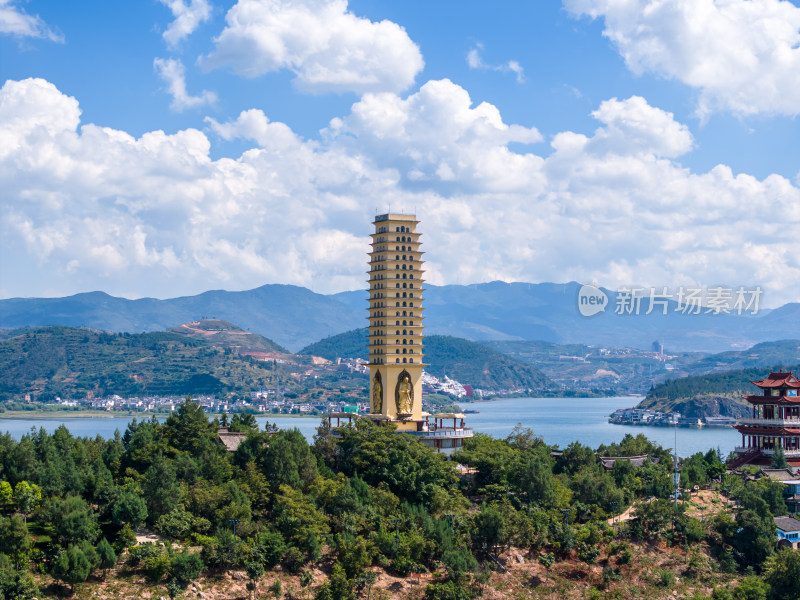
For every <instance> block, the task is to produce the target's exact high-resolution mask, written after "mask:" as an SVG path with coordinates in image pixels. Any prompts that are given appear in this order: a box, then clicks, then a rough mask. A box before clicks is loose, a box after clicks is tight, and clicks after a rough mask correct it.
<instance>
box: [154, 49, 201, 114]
mask: <svg viewBox="0 0 800 600" xmlns="http://www.w3.org/2000/svg"><path fill="white" fill-rule="evenodd" d="M153 68H155V70H156V73H158V76H159V77H160V78H161V79H162V81H164V83H166V84H167V90H168V91H169V94H170V95H171V96H172V103H171V104H170V107H171V108H172V110H174V111H176V112H181V111H184V110H186V109H187V108H196V107H198V106H207V105H213V104H215V103H216V102H217V95H216V94H215V93H214V92H209V91H206V90H203V91H202V92H200V95H199V96H190V95H189V93H188V92H187V91H186V69H185V67H184V66H183V63H182V62H181V61H179V60H177V59H174V58H156V59H155V60H154V61H153Z"/></svg>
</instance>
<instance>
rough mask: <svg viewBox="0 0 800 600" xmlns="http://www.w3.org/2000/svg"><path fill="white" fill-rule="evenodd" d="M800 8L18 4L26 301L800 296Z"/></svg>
mask: <svg viewBox="0 0 800 600" xmlns="http://www.w3.org/2000/svg"><path fill="white" fill-rule="evenodd" d="M799 46H800V3H799V2H797V1H795V2H789V1H776V0H715V1H714V0H672V1H664V0H659V1H656V0H626V1H622V0H563V2H556V1H550V2H529V3H519V2H493V3H491V4H488V3H479V2H458V3H455V2H417V1H407V2H383V1H377V0H365V1H360V0H357V1H353V2H349V3H347V2H344V1H339V2H326V1H323V0H304V1H296V2H278V1H276V0H238V2H234V1H227V2H220V1H216V0H162V1H157V0H145V1H142V2H74V3H65V2H56V1H45V0H30V1H21V0H0V76H1V77H0V81H2V82H5V85H4V86H3V88H2V91H0V140H4V145H5V146H6V150H5V151H3V150H2V149H0V187H2V188H3V189H4V190H6V191H5V192H4V193H3V195H4V199H3V203H2V206H1V207H0V231H2V238H3V240H2V241H0V248H1V249H2V255H0V268H2V271H0V275H1V276H2V278H1V280H0V296H1V297H14V296H60V295H67V294H71V293H76V292H80V291H89V290H95V289H101V290H104V291H107V292H109V293H112V294H115V295H122V296H126V297H142V296H153V297H170V296H175V295H184V294H193V293H198V292H200V291H203V290H206V289H211V288H226V289H248V288H252V287H256V286H258V285H261V284H264V283H292V284H297V285H305V286H307V287H311V288H312V289H314V290H316V291H320V292H335V291H341V290H345V289H358V288H360V287H362V286H363V271H364V260H365V255H364V253H365V250H366V243H367V237H366V236H367V235H368V233H369V229H370V225H369V222H370V220H371V216H372V215H374V213H375V210H376V209H377V210H379V211H383V210H385V209H388V208H389V207H391V208H392V210H397V209H405V210H407V211H413V210H416V212H417V215H418V217H419V218H420V219H421V221H422V223H423V224H422V228H423V231H424V233H425V241H426V250H427V252H428V255H427V257H426V258H427V260H428V261H429V264H428V268H429V274H428V275H429V279H430V280H431V281H432V282H433V283H437V284H444V283H475V282H480V281H489V280H493V279H502V280H506V281H568V280H578V281H583V282H596V283H598V284H600V285H603V286H606V287H612V288H614V287H619V286H623V285H642V286H672V287H677V286H681V285H700V286H712V285H728V286H731V287H734V286H739V285H745V286H756V285H760V286H762V287H763V288H764V290H765V291H764V296H763V300H764V302H765V303H766V304H767V305H773V306H774V305H778V304H781V303H784V302H788V301H798V300H799V299H800V292H798V291H797V286H796V282H797V281H800V258H799V257H800V242H799V241H798V236H797V230H798V225H800V189H798V184H799V183H800V179H799V177H798V174H799V173H800V150H799V149H798V140H800V125H799V124H798V119H797V114H798V113H799V112H800V49H798V47H799Z"/></svg>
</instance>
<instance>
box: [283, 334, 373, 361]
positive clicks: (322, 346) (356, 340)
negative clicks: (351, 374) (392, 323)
mask: <svg viewBox="0 0 800 600" xmlns="http://www.w3.org/2000/svg"><path fill="white" fill-rule="evenodd" d="M298 354H303V355H310V356H321V357H322V358H327V359H328V360H336V359H337V358H363V359H364V360H366V358H367V329H366V328H364V329H351V330H350V331H345V332H344V333H340V334H338V335H332V336H330V337H326V338H325V339H324V340H320V341H318V342H314V343H313V344H310V345H308V346H306V347H305V348H303V349H302V350H300V351H299V352H298Z"/></svg>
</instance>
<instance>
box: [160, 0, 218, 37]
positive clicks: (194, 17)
mask: <svg viewBox="0 0 800 600" xmlns="http://www.w3.org/2000/svg"><path fill="white" fill-rule="evenodd" d="M159 1H160V2H161V4H164V5H165V6H167V7H169V9H170V10H171V11H172V16H173V17H175V20H174V21H173V22H172V23H170V24H169V27H167V29H166V30H165V31H164V33H163V34H162V35H163V37H164V41H166V42H167V45H168V46H169V47H170V48H174V47H175V46H177V45H178V43H179V42H180V41H181V40H183V39H184V38H187V37H189V35H191V33H192V32H193V31H194V30H195V29H197V28H198V27H199V26H200V24H202V23H205V22H206V21H208V20H209V19H210V18H211V4H209V2H208V0H189V3H188V4H187V3H186V2H185V0H159Z"/></svg>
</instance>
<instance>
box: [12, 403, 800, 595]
mask: <svg viewBox="0 0 800 600" xmlns="http://www.w3.org/2000/svg"><path fill="white" fill-rule="evenodd" d="M223 425H224V426H227V427H228V429H229V430H230V431H233V432H240V433H241V435H242V437H243V438H244V439H243V441H242V442H241V444H240V445H239V446H238V449H236V450H235V451H227V450H226V446H225V445H223V444H222V443H220V441H219V439H218V428H219V427H220V426H223ZM332 433H335V434H336V435H331V434H332ZM598 455H599V456H613V457H622V458H618V459H617V460H616V462H614V464H613V468H611V469H606V468H604V467H603V466H602V464H601V463H600V461H598ZM641 455H647V456H648V458H647V459H645V460H644V462H643V463H642V464H641V466H636V464H634V463H633V462H631V461H628V460H625V459H624V457H626V456H641ZM452 458H453V459H454V460H446V458H445V457H443V456H442V455H439V454H435V453H433V452H432V451H431V450H430V449H428V448H426V447H425V446H423V445H421V444H419V443H418V442H416V441H415V440H414V439H412V438H410V437H409V436H405V435H398V434H396V433H394V429H393V427H391V426H380V427H379V426H375V425H373V424H372V423H371V422H369V421H367V420H359V421H358V422H357V424H356V426H355V427H352V426H349V427H346V428H341V429H337V430H335V432H331V431H330V430H328V429H327V428H326V427H325V426H324V423H323V425H321V426H320V429H319V432H318V434H317V436H316V437H315V440H314V443H313V444H309V443H308V442H307V441H306V439H305V438H304V437H303V436H302V435H301V434H300V433H299V432H298V431H297V430H290V431H275V430H274V428H271V427H267V430H266V431H263V430H262V431H260V430H258V429H257V427H256V425H255V422H254V420H253V418H252V417H251V416H249V415H235V416H234V417H233V418H232V419H231V420H230V421H228V418H227V416H225V415H223V416H222V418H221V420H220V421H216V420H214V421H209V419H208V418H207V416H206V415H205V414H204V413H203V412H202V410H201V409H200V407H199V405H198V404H196V403H195V402H193V401H192V400H191V399H187V400H186V401H185V402H184V403H183V404H182V405H181V406H180V407H179V409H178V410H176V412H175V413H174V414H172V415H170V417H169V418H168V419H167V420H166V422H164V423H158V422H157V421H156V420H155V419H152V420H145V421H133V422H131V423H130V425H129V426H128V427H127V429H126V430H125V432H124V433H121V434H118V435H116V436H115V437H114V438H112V439H102V438H100V437H97V438H92V439H89V438H75V437H72V436H71V435H70V434H69V432H68V431H67V430H66V429H65V428H63V427H61V428H58V429H57V430H55V431H54V433H53V434H48V433H46V432H45V431H43V430H39V431H32V432H31V433H30V434H29V435H26V436H24V437H23V438H22V439H21V440H19V441H17V440H14V439H13V438H11V436H9V435H7V434H6V435H5V436H2V437H0V511H2V516H1V517H0V519H2V522H0V532H2V535H0V598H5V599H11V598H14V599H29V598H32V597H34V596H38V595H46V596H55V595H68V594H76V595H77V596H78V597H81V598H95V597H100V598H108V597H120V598H121V597H126V598H127V597H134V596H138V597H148V596H153V597H158V596H162V595H163V596H169V597H170V598H175V597H179V596H183V595H186V596H187V597H188V596H189V595H191V596H192V597H202V598H246V597H248V596H249V597H250V598H254V597H265V598H266V597H271V598H278V597H282V598H287V599H289V598H305V599H309V598H314V599H315V600H353V599H354V598H356V597H359V598H390V597H391V598H401V597H402V598H406V597H408V598H420V599H422V598H424V599H425V600H469V599H472V598H478V597H487V598H504V597H507V598H511V597H514V598H664V597H667V596H669V597H670V598H673V597H676V596H677V595H678V594H679V593H680V594H681V596H680V597H686V598H693V599H694V600H703V599H706V598H713V599H715V600H726V599H736V600H742V599H753V600H758V599H764V600H766V599H770V600H772V599H783V598H797V597H798V596H800V553H798V552H797V551H792V550H780V551H778V550H777V548H776V537H775V531H776V529H775V524H774V520H773V515H782V514H785V513H786V505H785V503H784V499H783V486H782V484H781V483H780V482H775V481H771V480H770V479H769V478H762V479H759V480H757V481H754V480H749V479H742V478H739V477H735V476H729V475H725V467H724V464H723V463H722V461H721V459H720V457H719V456H718V453H717V452H716V451H714V450H709V451H708V452H707V453H705V454H703V453H699V454H697V455H694V456H692V457H689V458H686V459H684V460H683V461H682V464H681V468H680V485H681V487H682V488H684V490H692V489H694V488H695V486H698V487H703V488H708V489H707V490H706V491H705V492H695V494H696V497H695V498H694V500H692V499H691V498H689V499H687V498H682V499H681V501H680V502H678V503H673V502H671V501H670V500H669V495H670V493H672V490H673V485H672V480H671V475H672V468H673V466H672V461H671V457H670V455H669V453H668V452H667V451H665V450H663V449H661V448H660V447H658V446H655V445H653V444H652V443H650V442H649V441H648V440H647V439H645V438H644V437H643V436H637V437H631V436H626V437H625V438H624V439H623V440H622V441H621V442H620V443H619V444H613V445H610V446H601V447H600V448H597V449H591V448H588V447H586V446H583V445H581V444H579V443H577V442H576V443H573V444H571V445H569V446H568V447H567V448H564V449H562V450H559V451H556V449H555V448H552V447H550V446H548V445H546V444H545V443H543V442H542V440H541V439H539V438H538V437H536V436H535V435H534V433H533V432H531V431H530V430H526V429H522V428H517V429H515V430H514V431H513V432H512V434H511V435H509V437H508V438H506V439H502V440H501V439H493V438H491V437H488V436H485V435H480V434H479V435H476V436H475V437H474V438H472V439H470V440H469V441H468V442H467V443H466V446H465V447H464V449H463V450H461V451H459V452H457V453H456V454H455V455H454V456H453V457H452ZM779 458H780V457H779ZM637 464H638V463H637ZM458 465H461V467H460V468H459V467H458ZM720 488H721V489H722V490H724V491H725V496H722V495H720V494H719V492H718V490H719V489H720ZM703 493H706V494H707V495H706V496H705V498H706V499H707V503H706V504H698V502H699V501H700V498H702V497H703V496H702V494H703ZM684 495H687V492H686V491H685V492H684ZM698 506H699V507H700V511H702V510H703V507H705V510H706V511H707V512H705V513H701V512H699V511H698ZM621 515H624V518H623V517H621ZM143 526H144V527H146V528H147V530H148V531H149V532H151V535H150V538H148V539H149V540H150V541H143V540H141V539H140V540H138V542H137V535H140V534H141V531H142V530H141V529H140V528H141V527H143ZM515 569H516V570H515ZM415 577H416V581H418V582H421V583H418V584H417V585H410V584H408V583H407V582H408V580H409V579H411V580H412V581H414V580H415V579H414V578H415ZM237 585H239V587H238V588H237V587H236V586H237ZM511 589H513V590H514V591H513V595H512V592H511V591H510V590H511ZM237 590H241V591H237Z"/></svg>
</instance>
